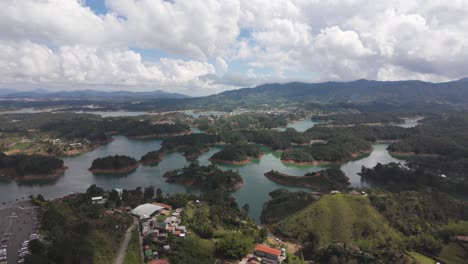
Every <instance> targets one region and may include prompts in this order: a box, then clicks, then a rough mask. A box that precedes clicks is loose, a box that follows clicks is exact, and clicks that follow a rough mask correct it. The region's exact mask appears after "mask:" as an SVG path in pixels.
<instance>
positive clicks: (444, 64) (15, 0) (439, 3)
mask: <svg viewBox="0 0 468 264" xmlns="http://www.w3.org/2000/svg"><path fill="white" fill-rule="evenodd" d="M466 76H468V1H466V0H386V1H375V0H219V1H218V0H1V1H0V87H1V88H13V89H37V88H43V89H44V88H45V89H50V90H76V89H98V90H129V91H151V90H163V91H168V92H177V93H183V94H187V95H192V96H197V95H207V94H213V93H219V92H221V91H224V90H231V89H237V88H242V87H254V86H256V85H259V84H263V83H271V82H290V81H302V82H323V81H350V80H356V79H374V80H407V79H411V80H415V79H417V80H424V81H431V82H443V81H449V80H455V79H459V78H463V77H466Z"/></svg>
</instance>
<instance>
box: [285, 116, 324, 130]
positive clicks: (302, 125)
mask: <svg viewBox="0 0 468 264" xmlns="http://www.w3.org/2000/svg"><path fill="white" fill-rule="evenodd" d="M318 123H319V122H314V121H312V120H311V119H310V118H308V119H302V120H297V121H294V122H293V123H291V124H289V125H288V126H287V127H280V128H278V130H279V131H285V130H286V129H287V128H294V129H296V130H297V131H298V132H304V131H306V130H307V129H309V128H311V127H313V126H315V125H316V124H318Z"/></svg>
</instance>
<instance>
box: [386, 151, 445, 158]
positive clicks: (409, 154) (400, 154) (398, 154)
mask: <svg viewBox="0 0 468 264" xmlns="http://www.w3.org/2000/svg"><path fill="white" fill-rule="evenodd" d="M388 153H389V154H390V156H395V157H427V158H438V157H441V156H442V155H439V154H424V153H420V154H416V153H414V152H399V151H388Z"/></svg>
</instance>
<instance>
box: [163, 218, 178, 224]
mask: <svg viewBox="0 0 468 264" xmlns="http://www.w3.org/2000/svg"><path fill="white" fill-rule="evenodd" d="M176 222H177V217H174V216H169V217H168V218H166V219H165V220H164V223H167V224H172V223H176Z"/></svg>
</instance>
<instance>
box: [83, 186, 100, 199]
mask: <svg viewBox="0 0 468 264" xmlns="http://www.w3.org/2000/svg"><path fill="white" fill-rule="evenodd" d="M86 194H88V195H89V196H91V197H96V196H101V195H103V194H104V189H103V188H101V187H97V186H96V184H93V185H91V186H89V188H88V190H86Z"/></svg>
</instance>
